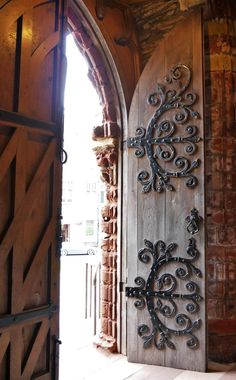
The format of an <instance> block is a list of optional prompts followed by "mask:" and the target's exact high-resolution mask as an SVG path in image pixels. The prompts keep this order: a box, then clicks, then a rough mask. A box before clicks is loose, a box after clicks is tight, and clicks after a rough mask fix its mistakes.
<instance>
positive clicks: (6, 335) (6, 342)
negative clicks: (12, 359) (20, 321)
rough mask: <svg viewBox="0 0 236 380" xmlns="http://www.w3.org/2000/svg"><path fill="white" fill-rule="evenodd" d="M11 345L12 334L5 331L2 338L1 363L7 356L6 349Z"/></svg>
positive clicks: (0, 340) (0, 347) (0, 338)
mask: <svg viewBox="0 0 236 380" xmlns="http://www.w3.org/2000/svg"><path fill="white" fill-rule="evenodd" d="M9 343H10V334H9V332H8V331H4V332H2V333H1V336H0V363H1V361H2V359H3V357H4V355H5V352H6V349H7V347H8V345H9Z"/></svg>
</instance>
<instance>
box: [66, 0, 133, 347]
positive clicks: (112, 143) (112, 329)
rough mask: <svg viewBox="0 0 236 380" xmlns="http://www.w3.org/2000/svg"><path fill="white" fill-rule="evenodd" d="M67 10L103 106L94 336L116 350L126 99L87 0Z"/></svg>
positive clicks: (98, 133) (97, 133) (98, 136)
mask: <svg viewBox="0 0 236 380" xmlns="http://www.w3.org/2000/svg"><path fill="white" fill-rule="evenodd" d="M82 8H83V9H82ZM67 12H68V24H69V28H70V30H71V32H72V34H73V36H74V38H75V41H76V43H77V45H78V48H79V50H80V51H81V53H82V54H83V55H84V57H85V59H86V60H87V62H88V64H89V78H90V80H91V81H92V83H93V85H94V87H95V89H96V91H97V93H98V95H99V98H100V102H101V104H102V108H103V122H102V125H99V126H96V127H94V130H93V136H91V138H93V140H94V141H95V147H94V152H95V155H96V158H97V164H98V166H99V167H100V170H101V179H102V180H103V181H104V182H105V185H106V204H105V206H104V208H103V209H102V215H101V223H102V232H103V233H104V236H105V238H104V240H103V241H102V244H101V249H102V258H101V264H102V276H101V277H102V284H101V287H102V289H101V332H100V334H99V336H98V337H96V341H95V342H96V344H97V345H99V346H101V347H104V348H107V349H109V350H110V351H113V352H115V351H117V350H118V346H117V335H118V332H117V319H118V307H117V300H118V293H117V284H118V277H117V273H118V268H117V255H118V246H119V242H118V240H119V236H120V231H118V230H117V225H118V219H117V218H118V207H119V206H118V187H119V186H120V185H119V183H118V177H119V171H120V170H121V168H120V167H118V162H119V161H120V160H119V151H120V148H119V147H120V139H121V136H122V128H123V127H124V125H126V104H125V98H124V94H123V89H122V86H121V83H120V80H119V75H118V72H117V69H116V66H115V63H114V61H113V59H112V57H111V54H110V52H109V50H108V48H107V46H106V43H105V40H104V39H103V37H102V34H101V33H99V30H98V28H96V26H95V27H94V23H95V21H94V19H93V18H92V16H91V15H90V14H89V12H88V10H87V9H86V8H85V6H84V5H81V8H80V7H79V6H78V5H77V4H75V3H74V2H73V3H70V4H69V6H68V9H67ZM95 29H96V30H95ZM96 142H97V144H96Z"/></svg>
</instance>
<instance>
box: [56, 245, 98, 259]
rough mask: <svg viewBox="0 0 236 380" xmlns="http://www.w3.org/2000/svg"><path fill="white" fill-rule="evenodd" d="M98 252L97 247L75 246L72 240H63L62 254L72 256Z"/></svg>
mask: <svg viewBox="0 0 236 380" xmlns="http://www.w3.org/2000/svg"><path fill="white" fill-rule="evenodd" d="M96 253H97V247H90V246H81V245H78V247H77V246H75V245H74V244H73V245H72V244H71V243H70V242H63V243H62V247H61V256H72V255H95V254H96Z"/></svg>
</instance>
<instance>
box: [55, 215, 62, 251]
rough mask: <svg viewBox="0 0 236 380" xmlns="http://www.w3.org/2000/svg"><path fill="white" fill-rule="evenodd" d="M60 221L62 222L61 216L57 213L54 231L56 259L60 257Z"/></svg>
mask: <svg viewBox="0 0 236 380" xmlns="http://www.w3.org/2000/svg"><path fill="white" fill-rule="evenodd" d="M61 220H62V215H61V214H60V213H59V214H58V216H57V229H56V254H57V256H58V257H60V256H61V247H62V234H61Z"/></svg>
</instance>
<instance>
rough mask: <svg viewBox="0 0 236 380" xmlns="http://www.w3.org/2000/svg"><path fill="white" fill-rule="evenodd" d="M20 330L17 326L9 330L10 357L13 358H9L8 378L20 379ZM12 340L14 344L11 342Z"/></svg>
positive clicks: (21, 342)
mask: <svg viewBox="0 0 236 380" xmlns="http://www.w3.org/2000/svg"><path fill="white" fill-rule="evenodd" d="M22 338H23V337H22V330H21V329H19V328H13V329H12V330H11V345H10V357H11V358H14V360H10V379H11V380H17V379H21V360H22V357H21V352H22V346H23V341H22ZM13 342H14V344H13Z"/></svg>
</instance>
